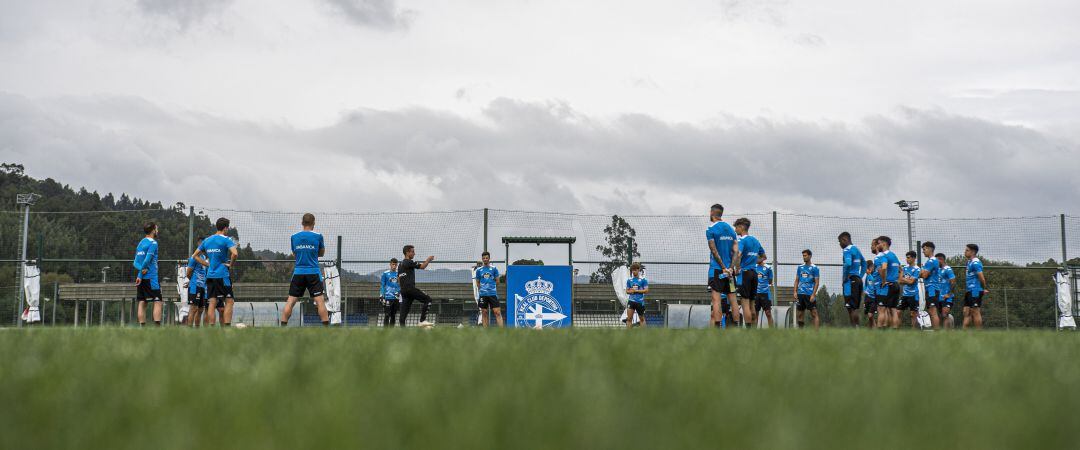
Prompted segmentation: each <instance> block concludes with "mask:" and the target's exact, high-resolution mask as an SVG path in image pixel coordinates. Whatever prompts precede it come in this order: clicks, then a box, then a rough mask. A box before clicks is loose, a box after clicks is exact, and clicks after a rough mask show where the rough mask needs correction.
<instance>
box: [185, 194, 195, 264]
mask: <svg viewBox="0 0 1080 450" xmlns="http://www.w3.org/2000/svg"><path fill="white" fill-rule="evenodd" d="M192 253H195V207H194V206H191V207H190V209H188V222H187V254H188V255H189V256H190V255H191V254H192Z"/></svg>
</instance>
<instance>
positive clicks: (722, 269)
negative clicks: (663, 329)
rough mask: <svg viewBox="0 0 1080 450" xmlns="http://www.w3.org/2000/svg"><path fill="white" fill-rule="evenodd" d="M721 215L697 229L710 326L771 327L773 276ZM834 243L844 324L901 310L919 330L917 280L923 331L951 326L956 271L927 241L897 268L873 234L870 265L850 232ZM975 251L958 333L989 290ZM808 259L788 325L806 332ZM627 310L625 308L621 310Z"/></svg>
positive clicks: (813, 299)
mask: <svg viewBox="0 0 1080 450" xmlns="http://www.w3.org/2000/svg"><path fill="white" fill-rule="evenodd" d="M723 215H724V207H723V206H722V205H720V204H715V205H713V206H712V207H711V208H710V212H709V220H710V222H711V224H710V225H709V228H708V229H707V230H706V232H705V236H706V239H707V241H708V245H709V254H710V258H709V260H710V262H709V283H708V284H709V291H710V293H711V295H712V322H713V323H714V324H715V325H716V326H717V327H720V326H725V325H727V324H731V325H734V326H742V327H746V326H751V324H754V323H757V321H758V316H757V315H758V314H760V313H762V312H764V313H765V315H766V318H767V319H768V326H770V327H771V326H773V319H772V312H771V311H772V301H771V299H770V297H769V286H770V284H771V283H772V276H773V273H772V270H771V269H770V268H769V267H767V266H766V265H765V259H766V257H765V250H764V248H762V246H761V243H760V242H759V241H758V240H757V239H756V238H754V237H753V236H751V235H750V234H749V231H750V220H749V219H747V218H740V219H738V220H736V221H735V223H734V226H733V225H730V224H728V223H726V222H724V220H723ZM837 239H838V241H839V244H840V247H841V248H843V271H842V273H843V289H844V307H845V308H846V309H847V311H848V318H849V320H850V322H851V326H853V327H858V326H860V323H861V316H865V317H866V326H868V327H870V328H900V325H901V323H902V322H903V319H902V316H903V314H904V313H903V312H904V311H908V312H909V313H908V314H909V315H910V318H911V326H912V327H913V328H919V324H918V320H917V318H918V314H919V280H922V281H923V285H924V286H925V291H926V295H925V305H926V311H927V313H928V314H929V316H930V323H931V327H932V328H934V329H938V328H942V327H944V328H951V327H952V315H951V314H950V313H951V311H952V307H953V298H954V297H955V291H956V274H955V273H954V272H953V270H952V268H951V267H949V266H948V264H946V257H945V254H943V253H935V252H936V247H935V245H934V243H933V242H925V243H923V244H922V252H923V255H924V256H925V257H926V261H925V263H923V265H922V267H919V266H918V265H917V263H916V261H917V257H918V255H917V254H916V253H915V252H914V251H909V252H907V254H906V255H905V259H906V261H905V262H906V265H904V266H901V264H900V258H899V257H897V256H896V254H895V253H893V251H892V250H891V248H892V239H891V238H889V237H888V236H879V237H877V238H874V239H873V240H872V241H871V242H870V250H871V252H872V253H873V259H870V260H867V259H866V258H865V257H863V254H862V252H861V251H860V250H859V248H858V247H856V246H855V245H854V244H852V242H851V234H850V233H848V232H846V231H845V232H842V233H840V235H839V236H837ZM978 254H979V246H978V245H976V244H968V245H967V246H966V247H965V249H964V257H965V258H966V259H967V268H966V269H967V270H966V280H965V281H966V283H965V286H966V292H965V293H964V303H963V327H964V328H968V327H975V328H982V304H983V301H984V300H985V299H986V297H987V295H989V293H990V290H989V287H988V286H987V284H986V277H985V275H984V273H983V266H982V262H981V261H980V260H979V257H978ZM812 257H813V252H812V251H811V250H809V249H807V250H803V251H802V258H803V264H802V265H800V266H799V267H798V268H797V269H796V275H795V282H794V284H793V286H792V287H793V292H792V296H793V299H792V300H793V303H794V305H795V311H796V325H797V326H798V327H800V328H801V327H803V326H804V325H805V318H806V314H807V313H809V315H810V318H811V320H812V321H813V323H814V328H818V327H820V319H819V317H818V312H817V292H818V287H819V286H820V284H821V277H820V271H819V269H818V267H817V266H815V265H814V264H813V262H812V261H811V259H812ZM628 292H629V291H628ZM864 296H865V298H864ZM732 297H734V298H737V302H735V303H732V302H729V301H728V299H729V298H732ZM860 306H861V309H862V312H861V314H860V311H859V310H860ZM627 313H628V314H630V313H631V311H630V310H629V309H628V310H627Z"/></svg>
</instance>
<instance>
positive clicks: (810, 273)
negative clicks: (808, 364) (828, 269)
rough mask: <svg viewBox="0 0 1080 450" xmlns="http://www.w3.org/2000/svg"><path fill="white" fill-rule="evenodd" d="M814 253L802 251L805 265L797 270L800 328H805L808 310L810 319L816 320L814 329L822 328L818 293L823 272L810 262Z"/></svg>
mask: <svg viewBox="0 0 1080 450" xmlns="http://www.w3.org/2000/svg"><path fill="white" fill-rule="evenodd" d="M813 256H814V252H811V251H810V249H806V250H803V251H802V258H803V264H802V265H801V266H799V268H798V269H796V270H795V285H794V288H795V293H794V294H793V296H794V298H795V302H796V303H795V318H796V320H797V322H798V325H799V328H802V327H803V324H804V323H805V322H804V318H805V315H806V310H810V317H811V318H812V319H813V320H814V329H815V330H816V329H818V328H820V327H821V320H820V319H819V318H818V312H817V292H818V286H819V285H820V284H821V271H819V270H818V267H817V266H815V265H814V263H812V262H810V259H811V258H813Z"/></svg>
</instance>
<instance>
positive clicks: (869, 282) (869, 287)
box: [865, 266, 881, 298]
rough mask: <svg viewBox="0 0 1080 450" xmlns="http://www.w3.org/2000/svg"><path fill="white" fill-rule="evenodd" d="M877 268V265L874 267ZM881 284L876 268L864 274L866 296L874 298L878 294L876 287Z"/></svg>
mask: <svg viewBox="0 0 1080 450" xmlns="http://www.w3.org/2000/svg"><path fill="white" fill-rule="evenodd" d="M874 269H877V266H875V267H874ZM880 286H881V275H880V274H878V271H877V270H874V271H872V272H870V273H869V274H867V275H866V289H865V291H866V296H867V297H870V298H875V297H877V295H878V288H879V287H880Z"/></svg>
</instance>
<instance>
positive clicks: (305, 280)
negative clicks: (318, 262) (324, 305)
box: [289, 274, 326, 298]
mask: <svg viewBox="0 0 1080 450" xmlns="http://www.w3.org/2000/svg"><path fill="white" fill-rule="evenodd" d="M305 291H306V292H308V293H310V294H311V298H315V297H318V296H320V295H323V294H325V293H326V286H325V285H323V281H322V277H320V276H318V275H312V274H307V275H293V276H292V282H291V283H289V297H303V296H304V292H305Z"/></svg>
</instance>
